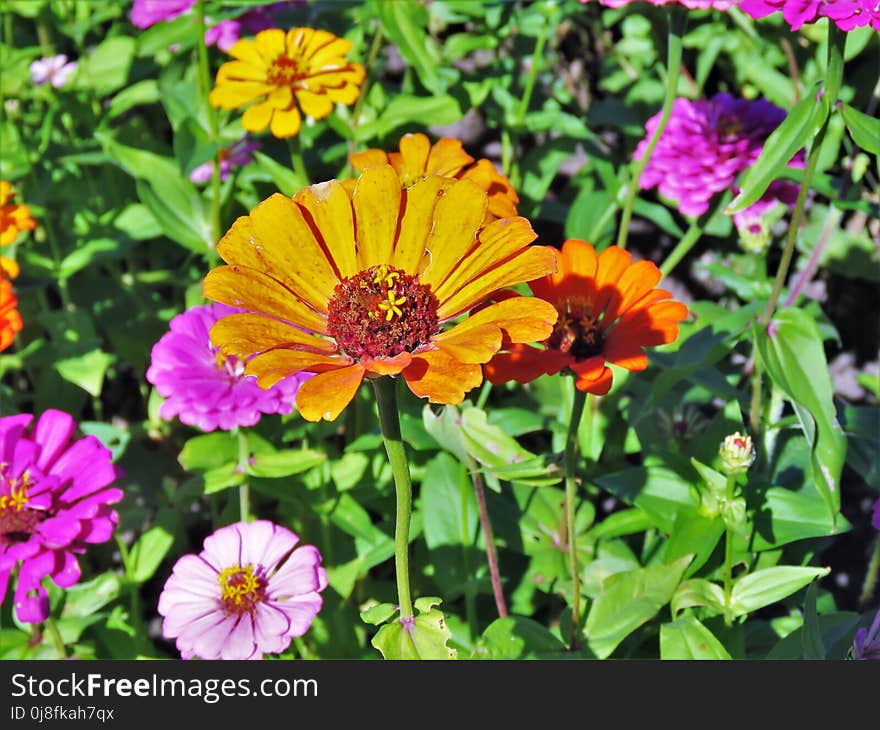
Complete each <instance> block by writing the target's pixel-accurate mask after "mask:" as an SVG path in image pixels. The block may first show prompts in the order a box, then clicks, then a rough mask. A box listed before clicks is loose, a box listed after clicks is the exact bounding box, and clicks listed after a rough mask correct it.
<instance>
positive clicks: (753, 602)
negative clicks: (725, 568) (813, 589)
mask: <svg viewBox="0 0 880 730" xmlns="http://www.w3.org/2000/svg"><path fill="white" fill-rule="evenodd" d="M830 572H831V569H830V568H812V567H806V566H798V565H777V566H774V567H772V568H764V569H763V570H757V571H755V572H754V573H748V574H747V575H744V576H743V577H742V578H739V579H737V580H736V581H734V583H733V590H732V591H731V594H730V606H731V608H732V610H733V613H734V615H735V616H745V615H746V614H749V613H751V612H752V611H757V610H758V609H759V608H764V606H769V605H770V604H772V603H776V602H777V601H781V600H782V599H783V598H786V597H788V596H790V595H791V594H792V593H795V592H797V591H799V590H800V589H801V588H803V587H804V586H805V585H808V584H809V583H810V581H812V580H813V579H814V578H821V577H822V576H823V575H828V573H830Z"/></svg>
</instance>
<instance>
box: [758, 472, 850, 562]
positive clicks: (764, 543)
mask: <svg viewBox="0 0 880 730" xmlns="http://www.w3.org/2000/svg"><path fill="white" fill-rule="evenodd" d="M838 520H843V518H842V517H839V518H838ZM844 523H845V521H844ZM846 527H847V525H846V524H839V525H837V526H836V527H835V522H834V520H833V519H832V517H831V515H830V514H829V513H828V507H827V506H826V504H825V502H824V500H823V499H822V498H821V497H819V495H818V494H815V493H811V492H794V491H792V490H791V489H784V488H782V487H770V489H768V490H767V491H766V492H765V494H764V502H763V504H762V505H761V507H760V508H759V509H758V511H757V512H756V514H755V537H754V540H753V542H752V547H753V548H754V549H755V550H772V549H775V548H777V547H780V546H782V545H786V544H788V543H790V542H794V541H795V540H805V539H807V538H810V537H827V536H829V535H834V534H836V533H839V532H842V531H843V530H844V529H846Z"/></svg>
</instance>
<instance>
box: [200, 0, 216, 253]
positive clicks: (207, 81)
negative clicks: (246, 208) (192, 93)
mask: <svg viewBox="0 0 880 730" xmlns="http://www.w3.org/2000/svg"><path fill="white" fill-rule="evenodd" d="M196 14H197V15H198V19H199V91H200V92H201V97H202V106H203V107H204V109H205V112H206V114H207V116H208V126H209V132H210V134H211V142H213V143H214V144H217V137H218V132H219V129H218V124H217V111H216V110H215V109H214V107H212V106H211V103H210V102H209V101H208V96H209V94H210V93H211V69H210V66H209V65H208V46H207V45H206V44H205V32H206V31H207V24H206V23H205V0H198V4H197V5H196ZM219 240H220V149H219V147H218V149H217V154H216V155H215V157H214V172H213V173H212V175H211V244H212V245H213V246H216V245H217V242H218V241H219Z"/></svg>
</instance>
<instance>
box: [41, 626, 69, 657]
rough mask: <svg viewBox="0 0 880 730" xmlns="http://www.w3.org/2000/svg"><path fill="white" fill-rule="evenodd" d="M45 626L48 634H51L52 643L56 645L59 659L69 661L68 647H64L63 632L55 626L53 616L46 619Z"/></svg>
mask: <svg viewBox="0 0 880 730" xmlns="http://www.w3.org/2000/svg"><path fill="white" fill-rule="evenodd" d="M43 626H45V627H46V633H47V634H49V638H50V639H52V643H53V644H54V645H55V651H57V652H58V658H59V659H67V647H65V646H64V639H62V638H61V632H60V631H59V630H58V627H57V626H56V625H55V622H54V621H53V620H52V617H51V616H47V617H46V620H45V621H44V622H43Z"/></svg>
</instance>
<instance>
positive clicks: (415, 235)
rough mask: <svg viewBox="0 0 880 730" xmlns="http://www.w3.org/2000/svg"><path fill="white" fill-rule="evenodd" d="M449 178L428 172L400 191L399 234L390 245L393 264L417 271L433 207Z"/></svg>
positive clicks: (432, 220) (431, 222) (429, 228)
mask: <svg viewBox="0 0 880 730" xmlns="http://www.w3.org/2000/svg"><path fill="white" fill-rule="evenodd" d="M450 185H452V182H451V181H450V180H445V179H444V178H442V177H436V176H431V177H427V178H425V179H424V180H420V181H419V182H417V183H416V184H415V185H413V186H412V187H409V188H407V189H406V190H405V191H404V194H403V198H404V204H405V206H406V207H405V209H404V212H403V219H402V220H401V222H400V235H399V236H398V238H397V246H396V247H395V248H394V260H393V262H392V264H393V266H395V267H396V268H398V269H401V270H402V271H406V272H409V273H411V274H415V273H418V271H419V268H420V266H421V264H422V260H423V258H424V256H425V244H426V243H427V241H428V235H429V234H430V233H431V226H432V225H433V222H434V208H435V207H436V205H437V201H438V200H440V197H441V195H442V192H443V191H444V190H446V189H447V188H448V187H450Z"/></svg>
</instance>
